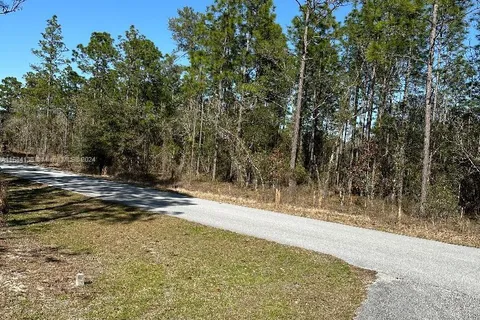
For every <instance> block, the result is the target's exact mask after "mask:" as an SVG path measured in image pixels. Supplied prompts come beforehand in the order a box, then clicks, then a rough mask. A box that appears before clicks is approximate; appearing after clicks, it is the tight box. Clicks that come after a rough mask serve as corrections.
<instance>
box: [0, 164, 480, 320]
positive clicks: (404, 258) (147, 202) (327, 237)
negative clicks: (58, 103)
mask: <svg viewBox="0 0 480 320" xmlns="http://www.w3.org/2000/svg"><path fill="white" fill-rule="evenodd" d="M0 169H2V170H3V171H4V172H6V173H9V174H13V175H16V176H19V177H23V178H26V179H30V180H33V181H36V182H40V183H44V184H47V185H50V186H54V187H58V188H62V189H65V190H70V191H74V192H78V193H81V194H84V195H86V196H92V197H99V198H101V199H104V200H108V201H115V202H119V203H122V204H126V205H130V206H135V207H141V208H144V209H146V210H149V211H153V212H159V213H164V214H168V215H173V216H176V217H179V218H182V219H186V220H189V221H193V222H197V223H201V224H204V225H208V226H212V227H216V228H221V229H225V230H230V231H234V232H238V233H241V234H246V235H250V236H255V237H258V238H263V239H267V240H271V241H275V242H278V243H282V244H286V245H291V246H297V247H302V248H305V249H310V250H314V251H317V252H321V253H326V254H330V255H333V256H336V257H338V258H340V259H343V260H345V261H347V262H348V263H350V264H352V265H355V266H358V267H361V268H366V269H371V270H375V271H377V272H378V274H379V278H378V281H377V282H376V283H375V284H373V285H372V286H371V288H370V291H369V296H368V299H367V301H366V302H365V303H364V305H363V306H362V307H361V309H360V310H359V316H358V319H381V320H383V319H462V320H463V319H480V250H479V249H474V248H467V247H462V246H455V245H449V244H444V243H440V242H435V241H428V240H423V239H417V238H411V237H405V236H400V235H394V234H390V233H385V232H380V231H373V230H367V229H362V228H356V227H350V226H345V225H341V224H335V223H329V222H323V221H318V220H312V219H307V218H301V217H295V216H290V215H285V214H280V213H275V212H269V211H263V210H257V209H251V208H245V207H241V206H235V205H230V204H222V203H217V202H213V201H207V200H202V199H196V198H190V197H187V196H181V195H177V194H173V193H167V192H160V191H157V190H154V189H149V188H141V187H136V186H132V185H128V184H121V183H116V182H111V181H106V180H101V179H94V178H88V177H84V176H79V175H75V174H70V173H64V172H60V171H55V170H51V169H44V168H39V167H34V166H27V165H11V164H0Z"/></svg>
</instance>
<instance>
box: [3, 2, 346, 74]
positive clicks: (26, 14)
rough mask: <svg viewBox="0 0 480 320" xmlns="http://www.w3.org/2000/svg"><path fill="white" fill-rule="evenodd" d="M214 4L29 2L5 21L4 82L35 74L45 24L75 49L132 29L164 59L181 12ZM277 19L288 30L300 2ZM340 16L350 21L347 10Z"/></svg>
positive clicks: (280, 8) (282, 5) (281, 9)
mask: <svg viewBox="0 0 480 320" xmlns="http://www.w3.org/2000/svg"><path fill="white" fill-rule="evenodd" d="M212 2H213V0H176V1H172V2H170V1H164V0H133V1H132V0H130V1H126V0H82V1H71V0H27V2H26V3H25V5H24V7H23V10H22V11H20V12H17V13H14V14H11V15H7V16H0V30H1V33H0V34H1V40H0V41H1V42H0V43H1V47H0V79H3V78H4V77H6V76H15V77H17V78H19V79H20V78H21V77H22V76H23V75H24V74H25V73H26V72H27V71H29V70H30V64H31V63H34V62H35V61H36V60H35V57H34V56H33V54H32V53H31V49H32V48H36V47H37V44H38V40H40V37H41V35H40V33H41V32H43V31H44V30H45V25H46V20H47V19H49V18H51V17H52V15H54V14H56V15H57V16H58V19H59V22H60V24H61V25H62V28H63V35H64V37H65V43H66V44H67V47H68V48H69V49H74V48H75V47H76V46H77V45H78V44H79V43H84V44H86V43H88V40H89V38H90V34H91V33H92V32H94V31H106V32H109V33H111V34H112V36H113V37H114V38H115V39H116V38H117V36H118V35H121V34H123V33H124V32H125V31H126V30H127V29H128V28H129V26H130V25H132V24H133V25H135V26H136V27H137V28H138V29H139V30H140V32H141V33H143V34H144V35H145V36H147V38H149V39H150V40H152V41H154V42H155V44H156V45H157V46H158V48H159V49H160V50H161V51H162V52H163V53H169V52H171V51H173V49H174V48H175V43H174V42H173V41H172V39H171V33H170V31H169V30H168V19H169V18H171V17H175V16H176V13H177V9H179V8H182V7H185V6H190V7H193V8H194V9H196V10H198V11H204V10H205V8H206V7H207V6H208V5H210V4H211V3H212ZM275 4H276V7H277V11H276V12H277V19H278V22H279V23H280V24H281V25H282V26H284V27H285V26H287V25H288V24H289V23H290V21H291V20H292V18H293V17H294V16H295V15H296V14H297V13H298V5H297V3H296V2H295V0H276V1H275ZM342 11H343V12H340V13H339V14H340V15H345V13H344V12H346V11H347V10H346V9H343V10H342Z"/></svg>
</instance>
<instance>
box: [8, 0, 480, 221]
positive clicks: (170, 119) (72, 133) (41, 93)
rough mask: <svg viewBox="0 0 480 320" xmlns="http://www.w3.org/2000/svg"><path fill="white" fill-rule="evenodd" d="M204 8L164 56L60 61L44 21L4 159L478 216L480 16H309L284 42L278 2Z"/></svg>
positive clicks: (107, 48) (302, 10) (185, 12)
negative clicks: (29, 157)
mask: <svg viewBox="0 0 480 320" xmlns="http://www.w3.org/2000/svg"><path fill="white" fill-rule="evenodd" d="M289 1H290V0H289ZM291 1H294V0H291ZM212 2H214V3H213V4H212V5H211V6H209V7H208V8H206V9H205V11H204V12H196V11H194V10H193V9H192V8H188V7H187V8H183V9H180V10H179V11H178V16H176V17H172V18H171V19H170V21H168V23H169V28H170V30H171V32H172V34H173V39H174V40H175V42H176V43H177V50H176V51H175V52H172V53H168V54H166V53H163V52H161V51H160V50H159V49H158V47H157V45H156V44H155V43H153V42H152V41H150V40H149V39H147V38H146V37H145V36H144V35H142V33H141V31H139V30H137V29H136V28H135V27H134V26H131V27H130V28H129V29H128V30H127V31H126V32H125V34H123V35H121V36H119V37H118V38H115V37H116V35H111V34H109V33H106V32H102V31H98V32H93V33H92V35H91V37H90V41H89V42H88V43H85V44H79V45H78V46H77V47H76V48H67V47H66V45H65V43H64V39H63V36H62V27H61V24H60V19H61V17H58V18H57V16H53V17H52V18H51V19H49V20H48V21H47V25H46V28H45V31H44V32H43V33H42V34H41V35H39V38H40V40H39V42H38V45H35V44H32V47H35V48H34V49H33V50H32V52H33V54H34V55H35V56H36V58H37V61H38V63H37V64H34V65H32V67H31V71H30V72H28V73H27V74H25V76H24V79H23V81H21V80H19V79H16V78H13V77H7V78H5V79H3V80H2V81H1V84H0V106H1V107H3V108H2V129H1V130H2V132H1V134H2V139H3V141H4V149H5V150H6V151H9V152H16V153H23V154H35V155H42V156H59V157H62V156H63V157H66V156H69V157H73V156H75V157H92V158H94V159H95V161H94V162H92V163H87V164H85V165H86V166H87V168H86V169H89V170H92V171H95V172H97V173H99V174H109V175H111V174H135V175H154V176H162V177H169V178H173V179H199V180H204V181H205V180H212V181H224V182H231V183H235V184H237V185H239V186H242V187H244V188H280V187H287V186H288V187H289V188H292V189H294V188H297V187H298V186H300V185H309V186H314V188H315V189H317V190H318V192H319V193H318V194H321V195H322V197H324V198H328V197H339V198H341V199H342V204H345V205H348V203H351V201H352V200H351V199H352V198H353V197H361V198H364V199H380V200H382V201H387V202H389V203H391V204H393V205H395V207H396V208H398V215H399V217H400V216H401V215H402V214H403V212H407V213H409V214H415V215H418V216H423V217H427V216H428V217H437V216H440V217H441V216H447V215H469V216H470V217H475V216H476V215H479V214H480V46H479V45H478V39H479V38H480V37H479V32H478V31H479V4H478V2H477V1H475V0H381V1H380V0H363V1H354V2H350V3H347V1H334V0H331V1H327V0H306V1H304V2H299V3H298V5H299V7H298V8H299V10H298V14H297V16H296V17H295V18H294V19H293V21H292V23H291V25H290V27H289V28H288V30H284V29H283V28H282V27H281V26H280V25H279V24H278V23H277V21H276V15H275V7H274V3H273V0H215V1H213V0H212ZM342 5H350V6H351V7H352V10H351V12H350V13H349V14H348V16H347V17H346V19H345V21H338V20H337V18H336V15H335V10H336V9H338V8H339V6H342ZM165 23H167V22H165ZM475 38H476V39H475ZM70 49H72V50H70Z"/></svg>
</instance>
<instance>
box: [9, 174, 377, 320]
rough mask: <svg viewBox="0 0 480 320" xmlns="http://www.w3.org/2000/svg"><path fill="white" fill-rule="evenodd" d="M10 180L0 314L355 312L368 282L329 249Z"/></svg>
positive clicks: (323, 315) (309, 315)
mask: <svg viewBox="0 0 480 320" xmlns="http://www.w3.org/2000/svg"><path fill="white" fill-rule="evenodd" d="M4 178H5V177H4ZM9 179H10V189H9V192H10V194H9V199H10V205H11V208H12V210H11V214H10V215H9V216H8V223H9V230H10V231H11V232H4V233H3V234H2V235H1V238H0V241H2V242H0V245H1V246H0V266H1V267H0V314H4V315H6V318H5V317H2V319H51V318H55V319H79V318H81V319H352V318H353V317H354V315H355V311H356V310H357V308H358V307H359V306H360V304H361V302H362V301H363V299H364V298H365V296H366V286H367V285H368V283H369V282H370V281H371V280H372V274H371V273H370V272H366V271H363V270H359V269H356V268H352V267H351V266H349V265H347V264H346V263H344V262H342V261H340V260H337V259H335V258H332V257H330V256H326V255H320V254H317V253H313V252H309V251H306V250H302V249H297V248H292V247H286V246H282V245H279V244H275V243H271V242H268V241H264V240H259V239H255V238H251V237H246V236H242V235H238V234H234V233H231V232H225V231H221V230H217V229H213V228H209V227H204V226H200V225H197V224H193V223H190V222H186V221H183V220H181V219H176V218H172V217H168V216H162V215H158V214H152V213H148V212H144V211H140V210H136V209H132V208H128V207H123V206H119V205H114V204H110V203H105V202H101V201H98V200H95V199H88V198H85V197H83V196H80V195H76V194H73V193H69V192H65V191H60V190H55V189H52V188H48V187H45V186H41V185H33V184H30V183H28V182H25V181H22V180H18V179H13V178H9ZM16 256H18V258H16ZM12 257H13V258H12ZM5 267H6V268H5ZM14 270H17V271H18V270H20V272H21V275H20V276H18V275H17V277H16V279H14V278H12V279H10V280H9V278H8V277H9V276H10V277H11V274H12V272H13V271H14ZM78 272H83V273H85V275H86V277H87V280H88V282H87V285H86V286H85V287H82V288H75V287H74V286H73V283H74V278H75V274H76V273H78ZM2 280H3V281H4V282H5V283H6V281H10V282H8V283H9V285H8V286H7V285H3V286H2V283H1V282H2ZM11 283H15V284H16V285H17V286H18V285H23V286H24V288H25V290H24V292H20V293H19V292H14V291H15V290H13V289H12V285H11Z"/></svg>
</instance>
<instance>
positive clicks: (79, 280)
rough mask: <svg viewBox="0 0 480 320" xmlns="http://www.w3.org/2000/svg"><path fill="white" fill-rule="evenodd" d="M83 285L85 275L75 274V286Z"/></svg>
mask: <svg viewBox="0 0 480 320" xmlns="http://www.w3.org/2000/svg"><path fill="white" fill-rule="evenodd" d="M84 285H85V275H84V274H83V273H79V274H77V278H76V280H75V286H77V287H83V286H84Z"/></svg>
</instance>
